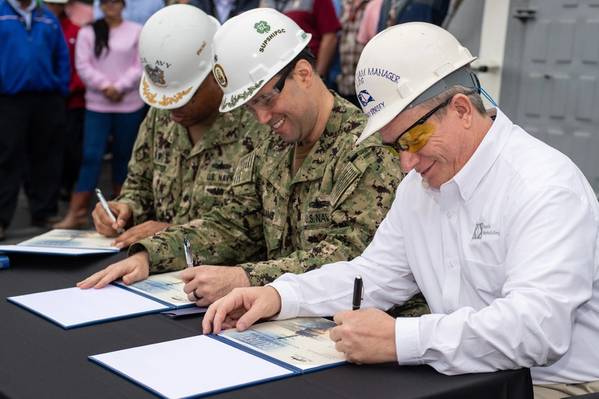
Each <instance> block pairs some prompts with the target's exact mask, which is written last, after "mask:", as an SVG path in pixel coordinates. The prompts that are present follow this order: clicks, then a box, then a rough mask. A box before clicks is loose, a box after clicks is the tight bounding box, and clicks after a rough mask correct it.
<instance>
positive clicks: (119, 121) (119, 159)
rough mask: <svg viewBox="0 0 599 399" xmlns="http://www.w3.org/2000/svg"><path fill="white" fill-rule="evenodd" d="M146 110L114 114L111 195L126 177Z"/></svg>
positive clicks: (115, 193)
mask: <svg viewBox="0 0 599 399" xmlns="http://www.w3.org/2000/svg"><path fill="white" fill-rule="evenodd" d="M145 114H146V110H145V108H144V107H142V108H141V109H139V110H137V111H135V112H130V113H122V114H113V115H114V130H113V132H114V136H113V137H114V139H113V142H112V144H113V145H112V156H113V158H112V187H113V193H112V194H113V196H115V197H116V196H117V195H118V194H119V192H120V191H121V186H122V185H123V183H124V182H125V178H126V177H127V164H128V163H129V159H130V158H131V152H132V151H133V145H134V144H135V139H136V138H137V132H138V130H139V125H140V124H141V122H142V120H143V118H144V116H145Z"/></svg>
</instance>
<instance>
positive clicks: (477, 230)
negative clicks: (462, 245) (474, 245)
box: [472, 223, 483, 240]
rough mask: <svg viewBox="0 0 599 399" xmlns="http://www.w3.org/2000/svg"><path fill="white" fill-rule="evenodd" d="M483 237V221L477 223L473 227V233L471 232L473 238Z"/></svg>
mask: <svg viewBox="0 0 599 399" xmlns="http://www.w3.org/2000/svg"><path fill="white" fill-rule="evenodd" d="M481 238H483V223H477V224H476V227H474V233H473V234H472V239H473V240H480V239H481Z"/></svg>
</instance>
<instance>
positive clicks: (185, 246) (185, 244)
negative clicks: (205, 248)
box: [183, 237, 193, 267]
mask: <svg viewBox="0 0 599 399" xmlns="http://www.w3.org/2000/svg"><path fill="white" fill-rule="evenodd" d="M183 253H184V254H185V263H187V267H193V256H192V255H191V244H190V243H189V240H188V239H187V237H186V238H184V239H183Z"/></svg>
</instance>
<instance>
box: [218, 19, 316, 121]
mask: <svg viewBox="0 0 599 399" xmlns="http://www.w3.org/2000/svg"><path fill="white" fill-rule="evenodd" d="M310 38H311V35H310V34H308V33H306V32H304V31H303V30H302V29H301V28H300V27H299V26H298V25H297V24H296V23H295V22H294V21H293V20H291V19H290V18H289V17H287V16H285V15H283V14H281V13H280V12H278V11H276V10H274V9H272V8H256V9H253V10H250V11H246V12H244V13H242V14H240V15H237V16H236V17H233V18H231V19H229V20H228V21H227V22H225V23H224V24H223V26H222V27H221V28H220V29H219V31H218V32H217V33H216V35H215V36H214V67H213V73H214V77H215V78H216V81H217V82H218V84H219V85H220V87H221V89H222V90H223V92H224V96H223V100H222V102H221V105H220V111H221V112H227V111H230V110H232V109H234V108H237V107H239V106H241V105H243V104H245V103H246V102H247V101H249V100H250V99H251V98H252V97H253V96H254V95H255V94H256V93H257V92H258V91H259V90H260V88H262V86H264V85H265V84H266V83H267V82H268V81H269V80H270V79H271V78H272V77H273V76H275V75H276V74H277V73H278V72H279V71H281V70H282V69H283V68H284V67H285V66H286V65H287V64H288V63H289V62H291V61H292V60H293V59H294V58H295V56H296V55H298V54H299V53H300V52H301V51H302V50H303V49H304V48H305V47H306V46H307V45H308V42H309V41H310Z"/></svg>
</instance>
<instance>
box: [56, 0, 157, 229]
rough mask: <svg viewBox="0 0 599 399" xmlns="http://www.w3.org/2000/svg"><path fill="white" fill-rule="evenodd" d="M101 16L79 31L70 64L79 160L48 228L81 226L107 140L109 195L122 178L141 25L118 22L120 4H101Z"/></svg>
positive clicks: (139, 112)
mask: <svg viewBox="0 0 599 399" xmlns="http://www.w3.org/2000/svg"><path fill="white" fill-rule="evenodd" d="M100 4H101V8H102V12H103V14H104V17H103V18H101V19H99V20H96V21H95V22H94V23H93V24H92V25H91V26H86V27H84V28H82V29H81V31H80V32H79V35H78V37H77V45H76V51H75V65H76V67H77V72H78V73H79V76H80V77H81V80H82V81H83V83H85V86H86V92H85V103H86V104H85V108H86V111H85V121H84V135H83V161H82V164H81V169H80V171H79V178H78V180H77V184H76V187H75V192H74V193H73V194H72V196H71V201H70V203H69V210H68V212H67V215H66V216H65V218H64V219H63V220H62V221H61V222H60V223H57V224H55V225H54V228H62V229H66V228H81V227H84V226H86V225H87V222H88V219H87V215H88V207H89V203H90V198H91V196H92V192H93V190H94V188H95V187H96V185H97V183H98V178H99V175H100V172H101V167H102V157H103V155H104V151H105V149H106V144H107V141H108V138H109V137H110V135H111V134H112V138H113V141H112V142H113V147H112V153H113V159H112V185H113V195H117V194H118V193H119V192H120V188H121V186H122V184H123V182H124V181H125V177H126V176H127V162H128V161H129V158H130V156H131V150H132V148H133V143H134V142H135V138H136V136H137V130H138V128H139V125H140V123H141V120H142V119H143V117H144V114H145V109H144V104H143V102H142V100H141V98H140V97H139V94H138V91H137V87H138V85H139V79H140V77H141V64H140V61H139V55H138V40H139V33H140V31H141V25H139V24H137V23H135V22H131V21H126V20H123V9H124V7H125V2H124V1H122V0H102V1H101V2H100Z"/></svg>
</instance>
